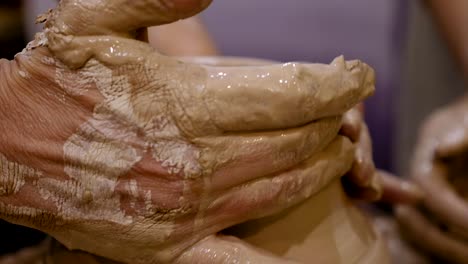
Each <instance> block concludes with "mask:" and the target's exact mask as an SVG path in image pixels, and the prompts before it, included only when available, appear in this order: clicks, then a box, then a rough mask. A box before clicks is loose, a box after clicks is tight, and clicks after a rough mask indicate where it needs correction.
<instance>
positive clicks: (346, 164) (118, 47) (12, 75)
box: [0, 0, 374, 263]
mask: <svg viewBox="0 0 468 264" xmlns="http://www.w3.org/2000/svg"><path fill="white" fill-rule="evenodd" d="M209 2H210V1H200V0H178V1H162V0H159V1H157V0H153V1H147V0H145V1H143V0H136V1H127V0H112V1H111V0H107V1H105V0H103V1H91V0H90V1H81V0H63V1H61V3H60V4H59V7H58V8H57V9H55V10H54V11H51V12H50V13H49V14H47V15H46V16H43V17H42V20H46V24H45V30H44V32H42V33H40V34H39V35H38V36H37V37H36V40H35V41H33V42H32V43H30V44H29V45H28V47H27V48H26V49H25V50H24V51H23V52H22V53H20V54H18V55H17V56H16V58H15V60H14V61H1V66H0V67H1V68H0V70H1V73H0V74H1V75H0V78H1V82H0V85H1V86H0V100H1V102H0V127H1V133H0V142H1V144H0V217H1V218H3V219H6V220H8V221H10V222H13V223H17V224H22V225H26V226H30V227H33V228H37V229H40V230H42V231H44V232H46V233H48V234H50V235H52V236H53V237H55V238H56V239H57V240H59V241H60V242H61V243H63V244H64V245H65V246H67V247H68V248H70V249H80V250H83V251H87V252H90V253H93V254H96V255H99V256H103V257H107V258H110V259H113V260H117V261H121V262H126V263H167V262H172V263H173V262H176V263H226V262H230V261H235V262H236V263H284V260H281V259H278V258H275V257H273V256H269V255H268V254H264V253H262V252H259V251H258V250H256V249H255V248H253V247H251V246H249V245H246V244H244V243H243V242H242V241H239V240H237V239H235V238H229V237H221V236H218V235H216V234H217V233H218V232H219V231H221V230H223V229H225V228H227V227H230V226H232V225H235V224H238V223H241V222H245V221H247V220H250V219H254V218H258V217H262V216H266V215H269V214H273V213H276V212H279V211H281V210H283V209H285V208H287V207H290V206H292V205H294V204H297V203H299V202H301V201H303V200H304V199H307V198H308V197H310V196H311V195H312V194H314V192H317V191H318V190H320V189H321V188H322V187H323V186H325V185H326V184H328V183H329V182H331V181H332V180H333V179H335V178H337V177H340V176H341V175H343V174H344V173H345V172H346V171H348V170H349V169H350V168H351V165H352V159H353V155H354V152H353V151H354V149H353V145H352V143H351V142H350V141H349V140H348V139H347V138H345V137H342V136H339V135H338V131H339V130H340V126H341V116H342V115H343V114H344V113H345V112H346V111H347V110H349V109H350V108H351V107H353V106H354V105H356V104H357V103H358V102H360V101H362V100H363V99H364V98H366V97H367V96H368V95H370V94H371V93H372V92H373V89H374V87H373V83H374V73H373V71H372V70H371V69H370V68H369V67H368V66H367V65H365V64H363V63H361V62H358V61H352V62H345V61H344V60H343V58H338V59H336V60H335V61H334V62H333V63H332V64H331V65H322V64H298V63H287V64H281V65H270V66H258V67H216V66H202V65H196V64H193V63H192V64H191V63H184V62H181V61H178V60H175V59H173V58H168V57H164V56H161V55H159V54H158V53H157V52H155V51H154V50H153V49H152V48H151V47H150V46H149V45H148V44H147V43H144V42H140V41H137V40H135V39H134V37H135V36H137V34H138V32H140V31H141V28H144V27H148V26H152V25H159V24H164V23H169V22H172V21H175V20H178V19H181V18H185V17H189V16H192V15H194V14H196V13H197V12H199V11H201V10H202V9H204V8H205V7H206V6H207V5H208V4H209Z"/></svg>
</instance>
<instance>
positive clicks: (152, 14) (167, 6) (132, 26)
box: [46, 0, 211, 37]
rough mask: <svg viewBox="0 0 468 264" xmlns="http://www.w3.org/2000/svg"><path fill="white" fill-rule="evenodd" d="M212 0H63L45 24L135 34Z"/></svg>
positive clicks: (86, 32)
mask: <svg viewBox="0 0 468 264" xmlns="http://www.w3.org/2000/svg"><path fill="white" fill-rule="evenodd" d="M210 3H211V0H135V1H127V0H102V1H80V0H62V1H60V3H59V5H58V7H57V8H56V9H55V10H54V11H53V12H51V14H50V15H49V17H48V19H47V23H46V28H48V29H50V30H52V31H54V32H56V33H60V34H63V35H75V36H92V35H116V36H127V37H130V36H134V35H135V33H134V32H136V31H137V30H138V29H141V28H146V27H149V26H156V25H162V24H167V23H171V22H174V21H177V20H180V19H184V18H188V17H191V16H193V15H195V14H197V13H199V12H201V11H202V10H203V9H205V8H206V7H208V5H209V4H210Z"/></svg>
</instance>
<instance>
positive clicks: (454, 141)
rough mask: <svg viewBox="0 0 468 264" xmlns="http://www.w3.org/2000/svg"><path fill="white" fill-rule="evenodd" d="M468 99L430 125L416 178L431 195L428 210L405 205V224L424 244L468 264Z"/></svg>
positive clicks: (436, 115)
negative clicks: (467, 239) (467, 240)
mask: <svg viewBox="0 0 468 264" xmlns="http://www.w3.org/2000/svg"><path fill="white" fill-rule="evenodd" d="M467 171H468V97H464V98H462V99H461V100H459V101H457V102H456V103H454V104H452V105H449V106H447V107H444V108H442V109H440V110H438V111H437V112H435V113H434V114H433V115H431V116H430V117H429V119H428V120H427V121H426V122H425V123H424V125H423V127H422V129H421V133H420V140H419V143H418V145H417V148H416V153H415V158H414V161H413V163H412V177H413V178H414V180H415V181H416V182H417V183H418V184H419V186H421V188H422V190H424V192H425V193H426V196H425V199H424V208H425V209H426V210H427V213H425V212H424V211H418V209H417V208H413V207H403V206H402V207H400V208H398V210H397V217H398V219H399V221H400V224H401V226H402V227H403V228H404V230H407V231H406V233H407V234H408V236H409V239H411V240H413V241H414V242H415V243H416V244H417V245H418V246H419V247H421V248H423V249H425V250H426V251H427V252H431V254H435V255H437V256H439V257H442V258H444V259H447V260H450V261H452V262H455V263H468V253H467V252H468V251H467V249H468V243H467V242H466V238H468V202H467V200H466V198H467V196H466V191H467V190H468V184H467V179H468V178H467V175H466V172H467Z"/></svg>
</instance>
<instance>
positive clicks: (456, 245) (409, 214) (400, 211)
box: [395, 205, 468, 263]
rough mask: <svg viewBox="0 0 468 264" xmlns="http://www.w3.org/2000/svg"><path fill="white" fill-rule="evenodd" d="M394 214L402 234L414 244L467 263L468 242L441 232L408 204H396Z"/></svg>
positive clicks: (447, 257) (435, 253)
mask: <svg viewBox="0 0 468 264" xmlns="http://www.w3.org/2000/svg"><path fill="white" fill-rule="evenodd" d="M395 214H396V217H397V219H398V222H399V223H400V226H401V228H402V231H403V234H404V235H406V236H407V238H408V239H410V240H411V241H412V242H413V243H414V244H415V245H417V246H418V247H420V248H422V249H424V250H425V251H427V252H429V253H430V254H433V255H437V256H439V257H442V258H444V259H446V260H450V261H454V262H455V263H468V250H467V248H468V244H466V243H463V242H462V241H459V240H456V239H454V238H452V237H450V236H448V235H447V234H444V233H442V232H441V231H440V230H439V229H437V228H436V227H435V226H434V225H432V224H431V223H430V222H429V221H428V220H427V219H426V218H425V217H424V216H423V215H422V214H421V213H419V212H418V211H417V210H415V209H414V208H412V207H410V206H404V205H400V206H398V207H397V208H396V210H395Z"/></svg>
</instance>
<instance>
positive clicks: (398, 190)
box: [340, 104, 422, 204]
mask: <svg viewBox="0 0 468 264" xmlns="http://www.w3.org/2000/svg"><path fill="white" fill-rule="evenodd" d="M363 108H364V107H363V105H362V104H360V105H358V106H356V107H354V108H353V109H351V110H349V111H348V112H346V114H345V115H344V117H343V126H342V127H341V130H340V134H342V135H344V136H346V137H348V138H349V139H350V140H351V141H352V142H353V143H354V145H355V160H354V163H353V167H352V168H351V170H350V171H349V172H348V173H347V174H346V176H345V177H344V178H343V184H344V187H345V190H346V192H347V193H348V194H349V195H350V196H352V197H353V198H356V199H362V200H366V201H376V200H382V201H385V202H390V203H410V204H411V203H417V202H419V201H420V200H421V199H422V194H421V191H420V190H419V188H418V187H417V186H416V185H414V184H413V183H411V182H408V181H403V180H400V179H399V178H397V177H396V176H394V175H391V174H390V173H388V172H385V171H382V170H377V169H376V168H375V165H374V161H373V155H372V141H371V137H370V134H369V130H368V128H367V125H366V124H365V122H364V114H363V110H364V109H363Z"/></svg>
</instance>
